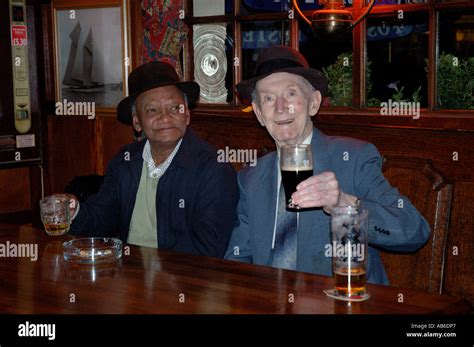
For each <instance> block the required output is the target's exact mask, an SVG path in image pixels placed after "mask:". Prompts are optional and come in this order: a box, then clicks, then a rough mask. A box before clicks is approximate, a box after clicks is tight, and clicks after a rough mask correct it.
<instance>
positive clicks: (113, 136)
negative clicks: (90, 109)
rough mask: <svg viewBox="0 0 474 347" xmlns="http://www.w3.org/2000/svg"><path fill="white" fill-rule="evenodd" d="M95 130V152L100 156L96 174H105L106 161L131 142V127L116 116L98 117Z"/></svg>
mask: <svg viewBox="0 0 474 347" xmlns="http://www.w3.org/2000/svg"><path fill="white" fill-rule="evenodd" d="M97 125H98V127H99V128H98V129H97V132H96V143H97V152H98V153H99V155H100V157H99V160H98V163H97V174H99V175H105V171H106V170H107V163H108V162H109V161H110V159H112V158H113V157H114V156H115V155H116V154H117V153H118V152H119V150H120V149H121V148H122V147H123V146H124V145H125V144H127V143H131V142H133V130H132V127H130V126H127V125H123V124H122V123H120V122H118V121H117V118H116V117H99V118H98V119H97Z"/></svg>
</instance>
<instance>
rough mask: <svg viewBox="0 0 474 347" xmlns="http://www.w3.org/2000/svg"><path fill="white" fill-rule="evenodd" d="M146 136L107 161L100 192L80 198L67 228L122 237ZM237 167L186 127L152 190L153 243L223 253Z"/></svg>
mask: <svg viewBox="0 0 474 347" xmlns="http://www.w3.org/2000/svg"><path fill="white" fill-rule="evenodd" d="M145 141H146V140H142V141H140V142H137V143H132V144H129V145H127V146H125V147H124V148H123V149H122V150H121V151H120V152H119V154H117V155H116V156H115V157H114V158H113V159H112V160H111V162H110V163H109V166H108V169H107V174H106V176H105V179H104V184H103V185H102V187H101V188H100V190H99V192H98V193H97V194H96V195H94V196H92V197H90V198H89V199H88V200H87V201H86V202H85V203H81V205H80V209H79V213H78V214H77V216H76V218H75V219H74V221H73V223H72V226H71V232H72V233H73V234H74V233H75V234H86V235H89V236H115V237H118V238H120V239H121V240H122V241H124V242H126V241H127V239H128V233H129V228H130V220H131V218H132V213H133V208H134V206H135V199H136V195H137V191H138V186H139V183H140V176H141V172H142V167H143V158H142V153H143V147H144V145H145ZM238 198H239V192H238V187H237V179H236V173H235V170H234V169H233V167H232V166H231V165H230V164H227V163H218V162H217V152H216V149H215V148H213V147H212V146H211V145H209V144H208V143H207V142H205V141H203V140H202V139H200V138H199V137H198V136H197V135H196V134H195V133H194V132H193V131H192V130H191V129H190V128H188V129H187V130H186V134H185V135H184V137H183V142H182V143H181V146H180V148H179V150H178V152H177V153H176V156H175V157H174V158H173V161H172V162H171V165H170V166H169V168H168V169H167V170H166V172H165V174H164V175H163V176H162V177H161V178H160V181H159V183H158V188H157V194H156V217H157V229H158V230H157V233H158V247H159V248H164V249H170V250H174V251H178V252H185V253H192V254H202V255H208V256H215V257H223V255H224V253H225V250H226V247H227V243H228V241H229V238H230V234H231V232H232V228H233V226H234V224H235V221H236V206H237V202H238Z"/></svg>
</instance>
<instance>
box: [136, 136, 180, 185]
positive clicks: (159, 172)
mask: <svg viewBox="0 0 474 347" xmlns="http://www.w3.org/2000/svg"><path fill="white" fill-rule="evenodd" d="M182 141H183V139H181V140H179V142H178V143H177V145H176V147H175V148H174V149H173V152H171V154H170V155H169V156H168V158H166V160H165V161H164V162H163V163H161V164H160V165H158V166H157V165H155V161H154V160H153V156H152V155H151V146H150V141H148V140H146V143H145V147H144V148H143V154H142V158H143V160H144V161H145V162H146V163H147V167H148V177H150V178H154V179H157V178H160V177H161V176H163V174H164V173H165V172H166V170H167V169H168V167H169V166H170V164H171V162H172V161H173V159H174V157H175V155H176V153H177V152H178V150H179V147H180V146H181V142H182Z"/></svg>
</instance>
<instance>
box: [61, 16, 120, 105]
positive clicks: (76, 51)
mask: <svg viewBox="0 0 474 347" xmlns="http://www.w3.org/2000/svg"><path fill="white" fill-rule="evenodd" d="M56 13H57V35H58V45H59V50H58V60H59V61H58V63H59V64H58V66H59V70H60V71H59V73H58V81H57V83H58V85H59V92H60V96H59V99H60V100H61V101H62V100H64V99H66V100H68V101H72V102H76V101H77V102H84V101H86V102H95V104H96V106H99V107H101V106H102V107H115V106H116V105H117V104H118V103H119V102H120V100H121V99H122V98H123V96H124V86H123V75H124V71H123V65H124V64H123V54H122V52H123V50H122V47H123V40H122V28H121V20H120V18H121V17H120V8H118V7H111V8H97V9H79V10H74V16H72V18H71V11H70V10H58V11H57V12H56Z"/></svg>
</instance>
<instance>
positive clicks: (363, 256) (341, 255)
mask: <svg viewBox="0 0 474 347" xmlns="http://www.w3.org/2000/svg"><path fill="white" fill-rule="evenodd" d="M367 228H368V210H367V209H364V208H361V207H356V206H340V207H335V208H333V209H332V211H331V239H332V244H331V249H332V266H333V274H334V282H335V284H334V287H335V290H336V291H337V294H338V295H340V296H347V297H351V296H355V295H363V294H365V293H366V288H365V281H366V270H367V252H368V243H367V236H368V235H367Z"/></svg>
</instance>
